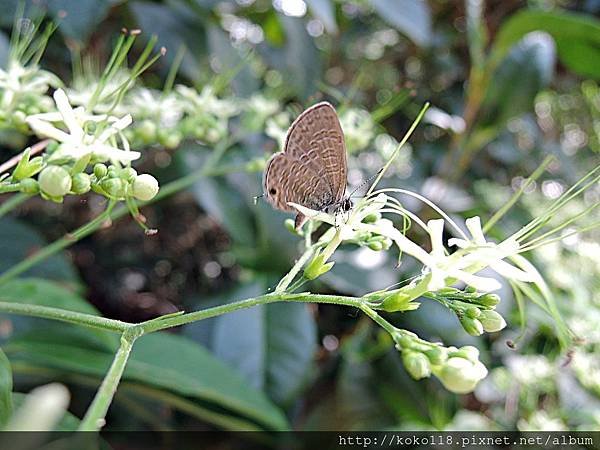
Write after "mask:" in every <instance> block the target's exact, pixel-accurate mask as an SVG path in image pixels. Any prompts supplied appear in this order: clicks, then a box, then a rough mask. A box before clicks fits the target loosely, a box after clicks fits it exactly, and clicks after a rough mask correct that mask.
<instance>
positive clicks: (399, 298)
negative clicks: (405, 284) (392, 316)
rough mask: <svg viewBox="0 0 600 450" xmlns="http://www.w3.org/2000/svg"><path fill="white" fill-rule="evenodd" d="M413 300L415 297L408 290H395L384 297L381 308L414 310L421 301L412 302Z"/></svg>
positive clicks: (385, 309) (387, 309) (390, 310)
mask: <svg viewBox="0 0 600 450" xmlns="http://www.w3.org/2000/svg"><path fill="white" fill-rule="evenodd" d="M412 300H413V298H411V296H410V295H408V294H407V293H406V292H402V291H398V292H394V293H393V294H390V295H388V296H387V297H385V298H384V299H383V301H382V302H381V308H382V309H383V310H384V311H387V312H395V311H412V310H415V309H417V308H418V307H419V305H420V303H416V302H412Z"/></svg>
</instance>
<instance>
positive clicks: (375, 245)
mask: <svg viewBox="0 0 600 450" xmlns="http://www.w3.org/2000/svg"><path fill="white" fill-rule="evenodd" d="M368 247H369V248H370V249H371V250H374V251H376V252H380V251H381V250H383V242H381V241H371V242H369V243H368Z"/></svg>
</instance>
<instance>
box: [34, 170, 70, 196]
mask: <svg viewBox="0 0 600 450" xmlns="http://www.w3.org/2000/svg"><path fill="white" fill-rule="evenodd" d="M38 183H39V185H40V189H41V190H42V192H44V193H46V194H48V195H49V196H50V197H62V196H63V195H65V194H67V193H68V192H69V191H70V190H71V175H69V172H67V171H66V170H65V169H63V168H62V167H60V166H48V167H46V168H45V169H44V170H42V171H41V172H40V175H39V176H38Z"/></svg>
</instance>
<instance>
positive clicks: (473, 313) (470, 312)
mask: <svg viewBox="0 0 600 450" xmlns="http://www.w3.org/2000/svg"><path fill="white" fill-rule="evenodd" d="M465 314H466V315H467V317H470V318H471V319H477V318H478V317H479V316H480V315H481V311H480V309H479V308H478V307H477V306H470V307H468V308H467V309H465Z"/></svg>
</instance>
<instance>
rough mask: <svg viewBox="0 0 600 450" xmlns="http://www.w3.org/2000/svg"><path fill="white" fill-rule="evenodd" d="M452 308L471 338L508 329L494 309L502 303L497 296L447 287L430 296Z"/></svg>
mask: <svg viewBox="0 0 600 450" xmlns="http://www.w3.org/2000/svg"><path fill="white" fill-rule="evenodd" d="M428 296H431V297H433V298H435V299H436V300H438V301H440V302H441V303H443V304H444V305H446V306H447V307H448V308H450V309H451V310H452V311H454V313H455V314H456V316H457V317H458V319H459V321H460V323H461V325H462V326H463V328H464V329H465V331H466V332H467V333H469V334H470V335H471V336H480V335H482V334H483V333H484V332H488V333H493V332H496V331H500V330H502V329H503V328H504V327H506V321H505V320H504V318H503V317H502V316H501V315H500V314H499V313H498V312H496V311H495V310H494V309H495V307H496V305H497V304H498V303H499V302H500V297H499V296H498V295H497V294H490V293H486V294H482V293H479V292H477V291H476V290H475V289H473V288H466V289H465V290H464V291H461V290H459V289H455V288H451V287H447V288H443V289H440V290H438V291H436V292H431V293H429V294H428Z"/></svg>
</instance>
